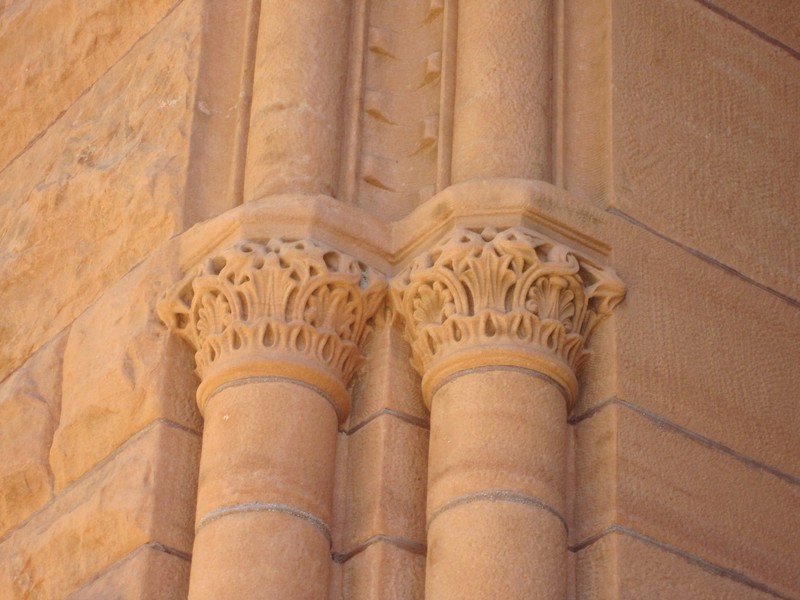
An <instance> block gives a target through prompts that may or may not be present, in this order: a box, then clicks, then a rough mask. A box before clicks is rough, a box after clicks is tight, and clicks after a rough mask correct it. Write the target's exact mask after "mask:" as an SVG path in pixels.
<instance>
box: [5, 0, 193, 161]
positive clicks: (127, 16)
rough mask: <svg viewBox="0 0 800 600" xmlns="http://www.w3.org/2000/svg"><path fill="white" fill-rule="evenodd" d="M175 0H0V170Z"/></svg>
mask: <svg viewBox="0 0 800 600" xmlns="http://www.w3.org/2000/svg"><path fill="white" fill-rule="evenodd" d="M177 4H179V0H144V1H139V2H135V3H133V2H126V1H124V0H82V1H81V2H75V1H74V0H51V1H48V2H31V1H30V0H10V1H8V2H4V3H3V4H2V5H0V73H3V77H2V78H1V79H0V110H2V114H3V119H2V121H0V138H1V139H2V140H3V144H2V146H0V169H2V167H4V166H5V165H6V164H8V162H9V161H10V160H11V159H13V157H14V156H16V155H17V154H19V153H20V152H21V151H22V150H23V149H24V148H25V146H26V144H28V143H29V142H30V141H31V140H32V139H34V138H35V136H36V135H37V134H39V133H40V132H41V131H43V130H44V129H46V128H47V127H48V126H49V125H50V124H51V123H52V122H53V121H55V120H56V119H57V118H58V117H59V115H60V114H61V113H62V112H63V111H64V110H66V109H67V107H69V106H70V105H71V104H72V103H73V102H74V101H75V99H76V98H78V97H79V96H80V95H81V94H82V93H84V91H85V90H86V89H87V88H89V87H91V86H92V84H93V83H95V81H97V79H98V77H101V76H102V75H103V73H104V72H105V71H106V70H108V68H109V67H111V66H112V65H113V64H114V63H116V62H117V61H118V60H119V59H120V58H121V57H122V56H124V55H125V53H126V52H127V51H128V50H129V49H130V47H131V46H132V45H133V44H134V43H135V42H136V41H137V40H138V39H139V38H140V37H141V36H142V35H144V34H146V33H147V32H148V31H149V30H150V29H151V28H152V27H153V26H154V25H155V24H156V23H157V22H158V21H159V20H161V19H162V18H164V16H166V15H167V14H168V13H169V12H170V10H172V9H173V8H174V7H175V6H176V5H177ZM34 40H35V41H36V43H35V44H32V43H31V42H32V41H34ZM45 41H46V43H43V42H45Z"/></svg>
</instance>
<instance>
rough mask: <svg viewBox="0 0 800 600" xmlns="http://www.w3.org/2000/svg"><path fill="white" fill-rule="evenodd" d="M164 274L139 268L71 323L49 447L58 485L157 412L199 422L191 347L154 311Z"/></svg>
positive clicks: (181, 420) (85, 468) (176, 419)
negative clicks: (55, 425)
mask: <svg viewBox="0 0 800 600" xmlns="http://www.w3.org/2000/svg"><path fill="white" fill-rule="evenodd" d="M167 281H168V276H167V274H166V273H165V269H156V270H154V271H150V270H147V269H137V270H135V271H133V272H132V273H130V274H129V275H128V276H126V277H125V278H123V279H122V280H121V281H120V282H119V283H118V284H117V285H116V286H114V287H112V288H111V289H110V290H109V292H108V293H106V294H105V295H103V297H102V298H100V300H99V301H98V302H96V303H95V304H94V305H93V306H92V307H91V308H90V309H89V310H88V311H86V312H85V313H84V314H82V315H81V316H80V317H79V318H78V319H77V320H76V321H75V323H74V324H73V325H72V328H71V330H70V334H69V340H68V342H67V344H66V350H65V353H64V384H63V397H62V402H61V421H60V424H59V427H58V430H57V431H56V433H55V436H54V439H53V447H52V449H51V451H50V461H51V464H52V468H53V477H54V483H55V487H56V489H62V488H64V487H65V486H66V485H68V484H69V483H70V482H72V481H74V480H75V479H77V478H78V477H80V476H81V475H82V474H83V473H85V472H86V471H88V470H89V469H91V468H92V467H93V466H94V465H96V464H97V463H98V462H99V461H101V460H102V459H103V458H104V457H106V456H108V455H109V454H110V453H111V452H113V451H114V450H115V449H116V448H118V447H119V445H120V444H122V443H123V442H124V441H125V440H127V439H128V438H129V437H130V436H132V435H133V434H135V433H136V432H137V431H139V430H141V429H142V428H143V427H145V426H147V425H148V424H149V423H151V422H152V421H154V420H156V419H167V420H169V421H173V422H175V423H178V424H180V425H183V426H185V427H187V428H190V429H193V430H196V431H200V430H201V429H202V420H201V418H200V415H199V413H198V411H197V404H196V402H195V390H196V388H197V378H196V376H195V375H194V373H193V365H194V359H193V357H192V351H191V349H190V348H189V347H188V346H186V345H185V344H183V343H182V342H181V341H180V340H178V339H177V338H175V337H173V336H170V335H168V333H167V331H166V330H165V328H164V326H163V325H162V324H161V323H160V322H159V321H158V317H157V316H156V314H155V309H154V306H155V303H156V301H157V299H158V298H159V295H160V294H161V293H162V292H163V290H164V288H165V286H166V285H167Z"/></svg>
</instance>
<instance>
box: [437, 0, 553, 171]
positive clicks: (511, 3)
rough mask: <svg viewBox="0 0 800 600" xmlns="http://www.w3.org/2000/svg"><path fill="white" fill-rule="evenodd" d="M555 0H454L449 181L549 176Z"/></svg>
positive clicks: (550, 166)
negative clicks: (454, 29)
mask: <svg viewBox="0 0 800 600" xmlns="http://www.w3.org/2000/svg"><path fill="white" fill-rule="evenodd" d="M554 4H555V3H554V2H553V0H459V2H458V33H457V42H456V46H457V47H456V52H455V56H456V77H455V98H454V104H453V152H452V165H451V177H452V180H451V183H460V182H462V181H467V180H469V179H477V178H483V177H519V178H525V179H535V180H542V181H550V180H551V176H552V151H551V145H552V137H553V135H552V124H551V123H552V118H553V116H552V112H553V111H552V105H553V101H552V97H553V5H554Z"/></svg>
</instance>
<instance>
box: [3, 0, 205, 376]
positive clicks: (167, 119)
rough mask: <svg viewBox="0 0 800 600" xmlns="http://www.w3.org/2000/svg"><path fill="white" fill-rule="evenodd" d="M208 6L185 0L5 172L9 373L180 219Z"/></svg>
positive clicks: (6, 365)
mask: <svg viewBox="0 0 800 600" xmlns="http://www.w3.org/2000/svg"><path fill="white" fill-rule="evenodd" d="M95 4H97V3H95ZM151 4H152V3H151ZM137 6H138V5H137ZM199 6H200V2H199V1H198V0H189V1H186V2H184V3H183V4H182V5H181V6H180V7H179V8H178V9H176V10H175V11H174V12H173V13H172V14H171V15H170V16H169V18H167V19H165V20H164V21H163V22H162V23H160V24H159V26H158V27H156V28H155V29H154V30H153V31H152V32H151V33H150V34H148V35H147V36H146V37H145V38H143V39H142V40H141V41H140V42H139V43H138V44H137V45H136V46H135V48H134V50H133V51H132V52H131V53H129V54H128V55H127V56H126V57H125V58H124V59H123V60H121V61H119V62H118V63H117V64H116V65H115V66H114V67H113V68H112V69H111V70H110V71H109V72H108V73H106V74H105V76H103V77H102V78H101V79H100V80H99V81H98V82H97V83H96V84H95V85H94V86H93V87H92V89H91V90H90V91H89V92H87V93H86V94H85V95H83V96H82V97H81V98H80V99H79V100H78V101H77V102H75V103H74V104H73V105H72V106H71V107H70V108H69V109H68V110H67V111H66V112H65V113H64V115H63V116H62V117H61V118H60V119H59V120H58V121H57V122H56V123H54V124H53V126H52V127H50V128H49V129H48V130H47V131H46V132H45V133H44V135H42V137H41V138H39V139H38V140H36V143H35V144H33V145H32V146H31V147H30V148H29V149H28V150H27V151H26V152H25V153H24V154H23V155H21V156H20V157H19V158H17V159H16V160H15V161H14V162H13V163H12V164H11V165H9V166H8V167H7V168H6V169H5V170H4V171H3V172H2V173H0V189H2V190H3V203H2V205H0V239H1V240H2V248H0V295H2V296H3V298H4V299H5V305H4V310H3V311H2V313H0V338H1V339H3V344H2V348H0V379H1V378H3V377H5V376H7V375H8V373H9V372H10V371H12V370H13V369H14V368H16V367H17V366H18V365H19V364H21V363H22V361H23V360H24V359H25V357H27V356H28V355H29V354H30V353H31V352H33V351H34V350H35V349H36V348H37V347H39V346H40V345H41V344H42V343H43V342H44V341H45V340H47V339H49V338H50V337H52V336H53V335H54V334H55V333H56V332H58V331H60V330H62V329H63V328H64V327H65V326H66V325H67V324H69V323H70V322H71V321H72V320H73V319H74V318H75V317H76V316H77V315H78V314H80V313H81V311H83V310H84V309H85V308H86V307H87V306H88V305H89V304H90V303H91V302H92V301H93V300H95V299H96V298H97V297H98V296H99V294H100V293H101V292H102V290H103V289H105V288H106V287H107V286H108V285H110V284H111V283H113V282H114V281H116V280H117V279H118V278H119V277H120V276H121V275H123V274H125V273H126V272H127V271H128V270H129V269H130V268H131V267H132V266H133V265H134V264H136V263H137V262H138V261H140V260H141V259H142V258H143V257H144V256H145V255H146V254H147V252H148V251H149V250H150V249H152V248H153V246H154V245H155V244H157V243H158V242H160V241H162V240H164V239H166V238H168V237H169V236H170V235H172V234H173V233H175V231H177V230H178V229H179V228H180V222H181V205H182V197H183V189H184V180H185V176H186V163H187V157H188V147H189V143H188V142H189V140H188V138H189V133H190V130H191V123H192V117H193V112H194V84H195V78H196V70H197V62H198V55H199V48H198V45H199V44H198V40H199V30H200V21H201V16H202V15H201V11H200V9H199ZM112 21H113V19H112ZM123 29H124V27H123ZM42 35H43V37H47V36H46V35H44V34H42ZM53 48H54V50H53V52H54V53H61V50H60V49H59V46H53ZM0 54H3V55H4V56H7V55H8V54H7V53H0ZM11 55H12V56H16V52H13V53H11ZM47 95H48V94H46V93H44V92H42V93H41V94H39V95H37V98H38V97H39V96H47ZM26 104H28V105H33V104H36V103H35V102H32V101H30V100H26ZM31 298H36V301H35V302H32V301H31Z"/></svg>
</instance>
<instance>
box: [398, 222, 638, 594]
mask: <svg viewBox="0 0 800 600" xmlns="http://www.w3.org/2000/svg"><path fill="white" fill-rule="evenodd" d="M392 287H393V290H392V294H393V301H394V304H395V306H396V307H397V308H398V309H399V311H400V312H401V314H402V315H403V316H404V318H405V322H406V334H407V337H408V339H409V341H410V342H411V344H412V349H413V351H414V362H415V366H416V368H417V369H418V370H419V372H420V373H421V374H422V376H423V380H422V387H423V396H424V398H425V401H426V403H427V404H428V407H429V408H430V410H431V440H430V452H429V463H428V501H427V526H428V559H427V572H426V584H425V589H426V598H428V599H429V600H441V599H445V598H447V599H450V598H452V599H455V598H459V599H471V598H475V599H478V598H493V597H502V598H511V599H514V598H520V599H522V598H553V599H556V598H558V599H563V598H564V597H565V596H566V584H567V522H566V519H565V516H564V512H565V500H566V499H565V488H566V451H567V414H568V412H569V409H570V407H571V404H572V402H573V401H574V399H575V396H576V394H577V387H578V384H577V379H576V377H575V372H576V370H577V368H578V367H579V365H580V363H581V361H582V360H583V359H584V357H585V355H586V352H585V350H584V345H585V341H586V339H587V337H588V336H589V334H590V333H591V330H592V328H593V327H594V325H595V324H596V323H597V321H598V319H599V318H600V317H601V316H602V315H604V314H607V313H608V312H609V311H610V310H611V308H613V306H614V305H615V304H616V303H618V302H619V301H620V300H621V299H622V297H623V295H624V287H623V286H622V284H621V282H620V281H619V280H618V279H617V278H616V277H615V276H614V274H613V273H611V272H609V271H604V270H601V269H599V268H598V267H596V266H595V265H593V264H591V263H590V262H588V261H585V260H581V259H580V258H579V257H578V256H577V255H576V254H575V253H574V252H572V251H571V250H570V249H568V248H566V247H564V246H562V245H560V244H557V243H554V242H552V241H550V240H547V239H546V238H544V237H542V236H539V235H538V234H535V233H534V232H531V231H529V230H525V229H522V228H511V229H506V230H504V231H500V232H498V231H497V230H495V229H491V228H487V229H484V230H482V231H477V232H476V231H471V230H458V231H456V232H454V233H453V234H452V235H451V236H449V237H448V238H447V239H445V240H444V241H443V242H442V243H441V244H439V245H437V246H436V247H435V248H433V249H432V250H431V251H430V252H428V253H426V254H424V255H423V256H420V257H419V258H418V259H416V260H415V261H414V262H413V263H412V264H411V265H410V266H409V267H408V268H407V269H406V270H405V271H404V272H403V273H401V274H400V275H399V276H398V277H397V278H396V279H395V281H394V282H393V286H392Z"/></svg>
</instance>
